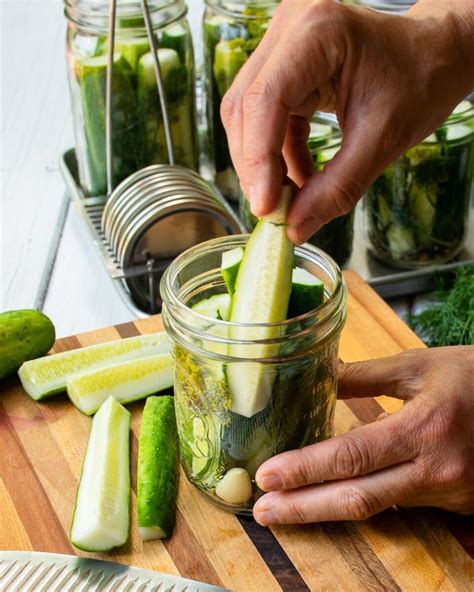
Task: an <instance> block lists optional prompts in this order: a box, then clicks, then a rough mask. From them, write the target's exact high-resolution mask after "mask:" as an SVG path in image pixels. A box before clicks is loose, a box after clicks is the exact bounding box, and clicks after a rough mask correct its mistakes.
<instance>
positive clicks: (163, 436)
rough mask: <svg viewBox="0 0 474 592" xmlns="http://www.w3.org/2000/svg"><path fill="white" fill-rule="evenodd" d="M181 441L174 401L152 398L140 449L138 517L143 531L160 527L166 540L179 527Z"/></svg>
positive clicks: (167, 398)
mask: <svg viewBox="0 0 474 592" xmlns="http://www.w3.org/2000/svg"><path fill="white" fill-rule="evenodd" d="M177 486H178V439H177V429H176V418H175V412H174V397H171V396H167V395H163V396H161V397H148V399H147V401H146V404H145V409H144V411H143V417H142V424H141V428H140V440H139V448H138V474H137V513H138V526H139V527H154V526H159V527H160V528H161V529H162V531H163V532H164V534H165V536H166V537H169V536H171V533H172V532H173V528H174V523H175V513H176V493H177Z"/></svg>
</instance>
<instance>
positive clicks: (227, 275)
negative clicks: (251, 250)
mask: <svg viewBox="0 0 474 592" xmlns="http://www.w3.org/2000/svg"><path fill="white" fill-rule="evenodd" d="M243 257H244V250H243V248H242V247H237V248H236V249H231V250H230V251H226V252H225V253H223V254H222V265H221V273H222V277H223V278H224V282H225V285H226V286H227V290H228V292H229V294H230V295H231V296H232V295H233V293H234V291H235V282H236V280H237V274H238V273H239V268H240V264H241V263H242V259H243Z"/></svg>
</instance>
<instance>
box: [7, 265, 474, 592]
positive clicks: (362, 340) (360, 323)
mask: <svg viewBox="0 0 474 592" xmlns="http://www.w3.org/2000/svg"><path fill="white" fill-rule="evenodd" d="M346 280H347V283H348V286H349V289H350V297H349V301H348V320H347V324H346V327H345V329H344V331H343V335H342V338H341V346H340V356H341V358H342V359H343V360H344V361H354V360H364V359H370V358H374V357H381V356H386V355H392V354H396V353H399V352H401V351H403V350H404V349H408V348H414V347H422V343H421V342H420V341H419V339H418V338H417V337H416V336H415V335H414V334H413V333H412V332H411V331H410V330H409V329H408V328H407V327H406V326H405V325H404V324H403V323H402V322H401V321H400V320H399V319H398V318H397V317H396V315H395V314H394V313H393V312H392V311H391V309H390V308H389V307H388V306H387V305H386V304H385V303H384V302H383V301H382V300H381V299H380V298H379V297H378V296H377V295H376V294H375V293H374V292H373V291H372V290H371V289H370V288H369V287H368V286H367V285H366V284H365V283H364V282H363V281H362V280H361V279H360V278H359V277H358V276H357V275H356V274H354V273H347V274H346ZM160 329H162V324H161V319H160V318H159V317H150V318H148V319H144V320H141V321H137V322H135V323H126V324H124V325H119V326H117V327H110V328H106V329H102V330H99V331H94V332H91V333H86V334H83V335H79V336H73V337H69V338H65V339H61V340H59V341H58V342H57V343H56V345H55V348H54V350H55V351H64V350H67V349H71V348H75V347H83V346H86V345H92V344H95V343H101V342H104V341H111V340H114V339H119V338H121V337H122V338H125V337H130V336H132V335H137V334H139V333H150V332H153V331H157V330H160ZM5 391H6V392H5V393H4V394H3V396H2V399H1V403H0V430H1V438H0V477H1V480H0V504H1V508H2V511H1V512H0V546H1V548H3V549H16V550H20V549H22V550H32V549H33V550H38V551H54V552H60V553H70V554H73V553H76V554H78V555H84V556H91V557H99V555H94V554H87V553H82V552H80V551H77V550H75V549H74V548H73V547H72V546H71V544H70V543H69V540H68V530H69V527H70V520H71V516H72V509H73V505H74V497H75V492H76V486H77V481H78V478H79V474H80V470H81V463H82V458H83V454H84V449H85V446H86V441H87V434H88V431H89V426H90V419H89V418H87V417H85V416H83V415H81V414H80V413H79V412H78V411H77V410H76V409H75V408H74V407H72V406H71V405H70V404H68V402H67V400H66V399H65V398H64V397H57V398H55V399H51V400H50V401H48V402H47V403H44V404H41V405H40V404H37V403H35V402H34V401H32V400H31V399H29V398H28V397H27V396H25V394H24V393H23V392H22V389H21V387H20V386H19V384H18V382H17V381H16V379H11V380H9V381H7V383H6V389H5ZM399 407H400V402H399V401H397V400H395V399H391V398H389V397H387V396H381V397H379V398H378V399H377V400H374V399H359V400H354V399H353V400H348V401H338V404H337V410H336V433H338V434H340V433H344V432H346V431H347V430H348V429H350V427H351V425H352V424H353V423H355V422H356V421H372V420H374V419H375V418H376V417H377V415H378V414H379V413H380V412H381V411H383V410H385V411H389V412H394V411H396V410H397V409H398V408H399ZM130 408H131V411H132V475H133V476H132V529H131V533H132V534H131V538H130V541H129V543H128V544H127V545H126V546H125V547H124V548H122V549H119V550H117V551H114V552H111V553H107V554H102V555H100V558H104V559H109V560H112V561H116V562H119V563H128V564H131V565H135V566H138V567H144V568H151V569H155V570H157V571H164V572H168V573H173V574H180V575H182V576H184V577H188V578H192V579H198V580H202V581H205V582H208V583H212V584H216V585H221V586H225V587H229V588H231V589H234V590H242V591H245V592H253V591H255V592H260V591H265V592H266V591H267V590H268V591H271V590H280V589H283V590H291V591H295V592H297V591H303V590H350V591H351V592H352V591H359V590H360V591H381V592H382V591H399V590H403V591H419V590H423V591H429V590H449V591H454V590H458V591H464V590H466V591H467V590H470V589H471V588H470V586H471V585H472V582H473V578H474V568H473V560H472V558H471V556H470V554H471V553H472V551H473V549H474V541H473V534H472V533H473V529H472V525H473V522H472V519H469V518H464V517H461V518H460V517H454V516H452V515H450V514H447V513H443V512H436V511H433V510H410V511H401V512H395V511H393V510H390V511H386V512H384V513H382V514H380V515H379V516H376V517H374V518H371V519H370V520H367V521H364V522H358V523H328V524H319V525H307V526H297V527H295V526H285V527H275V528H272V529H271V530H270V529H264V528H261V527H259V526H258V525H256V524H255V523H254V522H253V521H251V520H250V519H246V518H237V517H235V516H232V515H229V514H226V513H223V512H221V511H220V510H218V509H217V508H215V507H214V506H212V505H210V504H209V503H207V502H206V501H205V500H204V499H203V498H202V496H201V495H200V494H199V493H198V492H197V491H196V490H195V489H193V488H192V487H191V486H190V485H189V484H188V483H187V481H186V479H185V477H184V475H183V474H181V479H180V486H179V493H178V514H177V524H176V529H175V533H174V535H173V537H172V538H171V539H169V540H167V541H154V542H148V543H145V544H144V543H142V542H141V540H140V539H139V537H138V533H137V528H136V524H135V504H136V481H135V472H136V455H137V436H138V430H139V425H140V418H141V408H142V405H141V404H140V403H136V404H134V405H132V406H131V407H130Z"/></svg>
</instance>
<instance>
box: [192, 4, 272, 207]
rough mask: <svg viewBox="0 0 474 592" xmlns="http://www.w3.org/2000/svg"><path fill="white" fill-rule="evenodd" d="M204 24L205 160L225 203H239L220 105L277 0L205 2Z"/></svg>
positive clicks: (258, 38) (237, 184)
mask: <svg viewBox="0 0 474 592" xmlns="http://www.w3.org/2000/svg"><path fill="white" fill-rule="evenodd" d="M205 2H206V11H205V13H204V20H203V45H204V87H205V101H206V111H207V126H208V146H207V150H206V152H207V156H208V158H209V160H210V162H211V165H212V166H213V167H214V169H215V175H216V184H217V186H218V187H219V189H220V190H221V191H222V193H223V194H224V195H225V197H226V198H227V199H228V200H231V201H236V200H237V199H238V192H239V182H238V178H237V175H236V173H235V171H234V168H233V166H232V160H231V158H230V153H229V146H228V144H227V136H226V133H225V130H224V126H223V125H222V121H221V117H220V105H221V100H222V97H223V96H224V94H225V93H226V92H227V90H228V88H229V87H230V86H231V84H232V82H233V81H234V78H235V77H236V76H237V73H238V72H239V70H240V68H241V67H242V66H243V65H244V64H245V62H246V61H247V60H248V59H249V57H250V55H251V54H252V52H253V51H254V49H255V48H256V47H257V45H258V44H259V42H260V40H261V39H262V37H263V35H264V34H265V32H266V30H267V28H268V23H269V21H270V19H271V17H272V16H273V13H274V12H275V9H276V7H277V6H278V3H279V0H277V1H275V0H274V1H273V2H272V1H269V0H205Z"/></svg>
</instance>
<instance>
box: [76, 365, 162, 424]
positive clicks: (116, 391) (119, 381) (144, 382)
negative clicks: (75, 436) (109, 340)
mask: <svg viewBox="0 0 474 592" xmlns="http://www.w3.org/2000/svg"><path fill="white" fill-rule="evenodd" d="M172 386H173V358H172V357H171V354H158V355H156V356H148V357H146V358H143V359H141V358H140V359H138V360H131V361H129V362H122V363H121V364H114V365H112V366H107V367H106V368H100V369H98V370H91V371H90V372H82V373H81V374H77V375H74V376H70V377H69V378H68V379H67V394H68V396H69V398H70V399H71V401H72V402H73V403H74V405H75V406H76V407H77V408H78V409H79V411H81V412H82V413H85V414H86V415H92V414H93V413H95V412H96V411H97V409H99V407H100V406H101V405H102V403H103V402H104V401H105V400H106V399H107V398H108V397H109V396H110V395H111V396H112V397H114V398H115V399H116V400H117V401H119V403H122V404H123V405H125V404H126V403H132V402H133V401H138V400H139V399H144V398H145V397H147V396H148V395H151V394H154V393H159V392H160V391H163V390H165V389H169V388H171V387H172Z"/></svg>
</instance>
